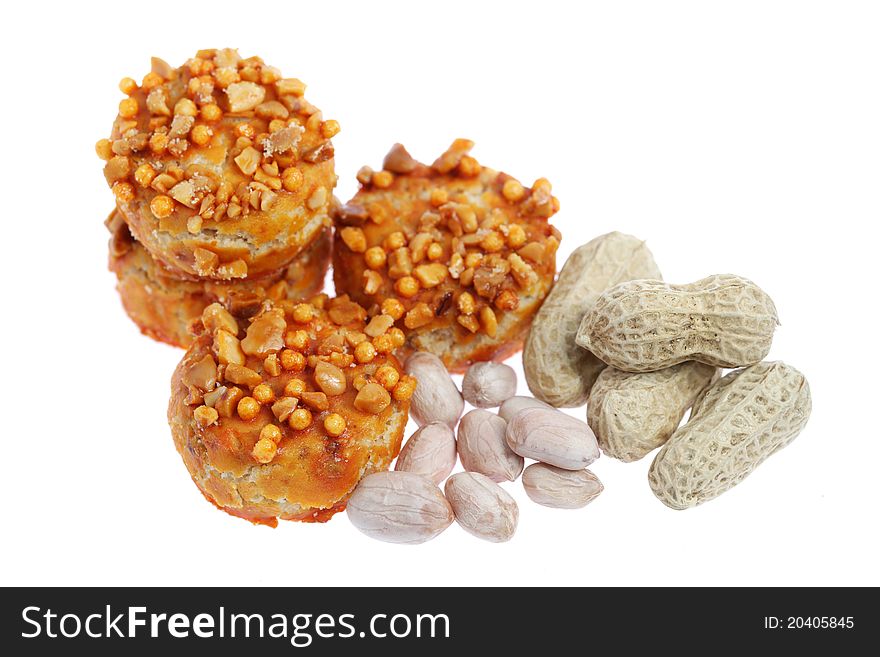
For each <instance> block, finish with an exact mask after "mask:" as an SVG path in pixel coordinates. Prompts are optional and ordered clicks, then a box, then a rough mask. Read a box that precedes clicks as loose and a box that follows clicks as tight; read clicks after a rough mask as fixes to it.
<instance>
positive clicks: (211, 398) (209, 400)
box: [204, 386, 226, 408]
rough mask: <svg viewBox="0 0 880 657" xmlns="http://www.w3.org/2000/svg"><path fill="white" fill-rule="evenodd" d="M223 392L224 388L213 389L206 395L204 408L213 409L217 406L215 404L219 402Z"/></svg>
mask: <svg viewBox="0 0 880 657" xmlns="http://www.w3.org/2000/svg"><path fill="white" fill-rule="evenodd" d="M225 392H226V386H219V387H217V388H214V389H213V390H212V391H211V392H209V393H206V394H205V398H204V400H205V406H210V407H211V408H214V406H216V405H217V402H218V401H219V400H220V398H221V397H222V396H223V394H224V393H225Z"/></svg>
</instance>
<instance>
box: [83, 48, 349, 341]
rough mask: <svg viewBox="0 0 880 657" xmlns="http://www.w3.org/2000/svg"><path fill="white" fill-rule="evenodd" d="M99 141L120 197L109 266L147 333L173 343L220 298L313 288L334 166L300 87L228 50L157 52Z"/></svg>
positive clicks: (248, 309)
mask: <svg viewBox="0 0 880 657" xmlns="http://www.w3.org/2000/svg"><path fill="white" fill-rule="evenodd" d="M119 86H120V89H121V91H122V92H123V93H124V94H125V95H126V97H125V98H124V99H123V100H122V101H120V103H119V113H118V116H117V117H116V120H115V121H114V123H113V129H112V133H111V136H110V138H109V139H102V140H100V141H99V142H98V143H97V144H96V151H97V153H98V155H99V156H100V157H101V159H103V160H105V162H106V164H105V166H104V176H105V177H106V179H107V182H108V184H109V185H110V186H111V188H112V190H113V193H114V196H115V197H116V209H115V210H114V212H113V213H112V214H111V215H110V217H109V218H108V220H107V226H108V228H109V229H110V232H111V235H112V237H111V240H110V269H111V270H112V271H113V272H114V273H115V274H116V276H117V279H118V290H119V293H120V296H121V297H122V301H123V305H124V307H125V309H126V311H127V312H128V314H129V316H130V317H131V318H132V320H134V322H135V323H136V324H137V325H138V326H139V327H140V328H141V330H142V331H143V332H144V333H145V334H147V335H149V336H151V337H153V338H155V339H158V340H162V341H164V342H168V343H170V344H174V345H178V346H187V345H189V344H190V343H191V342H192V336H191V333H190V331H189V325H190V324H191V323H192V322H193V321H195V320H197V319H198V318H199V317H200V315H201V313H202V310H203V309H204V308H205V307H207V306H208V305H209V304H211V303H213V302H215V301H220V302H221V303H223V304H224V305H226V306H227V307H229V308H230V310H231V311H232V312H238V313H239V314H240V315H241V316H247V315H252V314H253V313H255V312H256V311H257V310H258V309H259V307H260V304H261V303H262V301H264V300H266V299H267V298H268V299H271V300H273V301H276V302H283V301H285V300H294V299H298V298H305V297H308V296H311V295H312V294H314V293H316V292H317V291H319V290H320V288H321V287H322V285H323V279H324V274H325V273H326V270H327V266H328V264H329V257H330V223H331V221H330V212H331V206H332V205H333V203H334V199H333V188H334V186H335V184H336V174H335V172H334V166H333V144H332V142H331V138H332V137H333V136H334V135H335V134H336V133H337V132H338V131H339V125H338V123H336V121H332V120H331V121H325V120H324V119H323V117H322V114H321V112H320V111H319V110H318V109H317V108H316V107H315V106H314V105H312V104H311V103H309V102H308V101H307V100H306V99H305V97H304V92H305V85H304V84H303V83H302V82H300V81H299V80H297V79H295V78H283V77H282V76H281V73H280V72H279V71H278V70H277V69H275V68H273V67H271V66H267V65H266V64H264V62H263V61H262V60H261V59H260V58H258V57H250V58H247V59H244V58H242V57H240V56H239V54H238V52H237V51H236V50H232V49H224V50H204V51H199V52H198V53H197V54H196V56H195V57H193V58H191V59H190V60H188V61H187V62H186V63H185V64H184V65H183V66H182V67H180V68H177V69H174V68H172V67H171V66H169V65H168V64H167V63H165V62H164V61H162V60H160V59H157V58H153V60H152V70H151V71H150V72H149V73H148V74H147V75H146V76H144V78H143V80H142V82H141V84H140V85H138V84H137V83H136V82H135V81H134V80H133V79H131V78H125V79H123V80H122V81H121V82H120V85H119Z"/></svg>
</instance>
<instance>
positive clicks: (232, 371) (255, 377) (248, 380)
mask: <svg viewBox="0 0 880 657" xmlns="http://www.w3.org/2000/svg"><path fill="white" fill-rule="evenodd" d="M223 378H225V379H226V380H227V381H231V382H232V383H238V384H239V385H243V386H248V387H253V386H256V385H259V384H260V382H261V381H262V380H263V379H262V377H260V375H259V374H257V373H256V372H255V371H254V370H252V369H251V368H249V367H245V366H244V365H236V364H235V363H231V364H229V365H227V366H226V372H225V373H224V375H223Z"/></svg>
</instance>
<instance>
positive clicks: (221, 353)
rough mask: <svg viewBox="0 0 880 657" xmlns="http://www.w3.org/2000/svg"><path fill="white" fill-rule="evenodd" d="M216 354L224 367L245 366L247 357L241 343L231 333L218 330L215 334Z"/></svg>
mask: <svg viewBox="0 0 880 657" xmlns="http://www.w3.org/2000/svg"><path fill="white" fill-rule="evenodd" d="M214 353H215V354H217V360H219V361H220V362H221V363H222V364H223V365H244V363H245V355H244V352H243V351H242V350H241V343H240V342H239V341H238V338H237V337H235V336H234V335H233V334H232V333H230V332H229V331H226V330H224V329H218V330H217V331H215V332H214Z"/></svg>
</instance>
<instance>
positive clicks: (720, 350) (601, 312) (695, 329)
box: [576, 274, 779, 372]
mask: <svg viewBox="0 0 880 657" xmlns="http://www.w3.org/2000/svg"><path fill="white" fill-rule="evenodd" d="M778 323H779V321H778V319H777V316H776V307H775V306H774V305H773V301H772V300H771V299H770V297H769V296H767V293H766V292H764V291H763V290H762V289H761V288H759V287H758V286H757V285H755V284H754V283H753V282H751V281H749V280H747V279H745V278H741V277H740V276H734V275H732V274H720V275H717V276H709V277H708V278H704V279H702V280H699V281H697V282H696V283H691V284H689V285H668V284H666V283H663V282H661V281H651V280H640V281H630V282H628V283H621V284H620V285H618V286H616V287H614V288H612V289H610V290H608V291H607V292H605V293H603V294H602V295H601V296H600V297H599V298H598V299H597V300H596V303H595V304H594V305H593V307H592V309H591V310H590V312H588V313H587V314H586V315H585V316H584V319H583V321H582V322H581V326H580V328H579V329H578V332H577V338H576V341H577V344H579V345H580V346H581V347H583V348H585V349H589V350H590V351H591V352H593V353H594V354H595V355H596V356H598V357H599V358H601V359H602V360H603V361H604V362H606V363H607V364H609V365H611V366H613V367H616V368H617V369H619V370H623V371H624V372H653V371H656V370H661V369H663V368H665V367H672V366H673V365H677V364H678V363H682V362H684V361H686V360H696V361H699V362H701V363H706V364H707V365H715V366H717V367H741V366H743V365H753V364H755V363H757V362H759V361H760V360H761V359H762V358H764V357H765V356H766V355H767V353H768V352H769V351H770V343H771V342H772V341H773V332H774V330H775V329H776V326H777V324H778Z"/></svg>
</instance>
